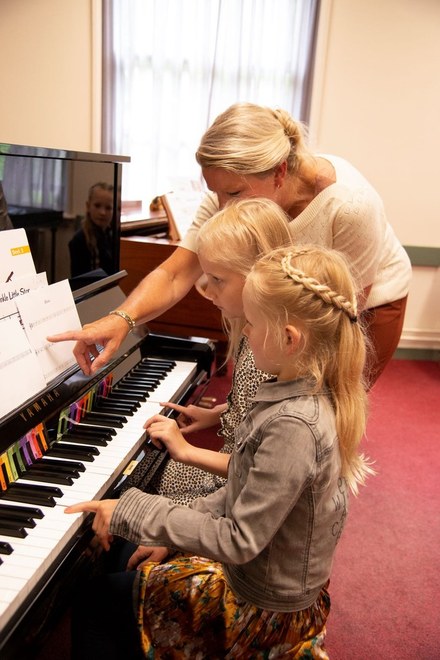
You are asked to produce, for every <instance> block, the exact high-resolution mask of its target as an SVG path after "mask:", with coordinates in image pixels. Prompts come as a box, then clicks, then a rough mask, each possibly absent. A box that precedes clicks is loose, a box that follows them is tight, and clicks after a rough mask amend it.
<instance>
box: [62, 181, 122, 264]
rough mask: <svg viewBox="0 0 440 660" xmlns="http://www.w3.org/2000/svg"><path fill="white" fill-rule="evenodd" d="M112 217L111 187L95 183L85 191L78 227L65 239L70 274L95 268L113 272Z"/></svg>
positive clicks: (102, 183) (106, 184)
mask: <svg viewBox="0 0 440 660" xmlns="http://www.w3.org/2000/svg"><path fill="white" fill-rule="evenodd" d="M112 217H113V186H112V185H110V184H108V183H104V182H99V183H95V184H94V185H93V186H92V187H91V188H90V190H89V195H88V198H87V201H86V215H85V217H84V219H83V220H82V223H81V228H80V229H79V230H78V231H77V232H76V234H75V235H74V237H73V238H72V240H71V241H70V242H69V251H70V264H71V276H72V277H76V276H77V275H82V274H84V273H88V272H90V271H94V270H97V269H98V268H99V269H101V270H103V271H104V272H105V273H106V274H110V273H112V272H113V270H114V263H113V244H112V240H113V239H112V233H111V221H112Z"/></svg>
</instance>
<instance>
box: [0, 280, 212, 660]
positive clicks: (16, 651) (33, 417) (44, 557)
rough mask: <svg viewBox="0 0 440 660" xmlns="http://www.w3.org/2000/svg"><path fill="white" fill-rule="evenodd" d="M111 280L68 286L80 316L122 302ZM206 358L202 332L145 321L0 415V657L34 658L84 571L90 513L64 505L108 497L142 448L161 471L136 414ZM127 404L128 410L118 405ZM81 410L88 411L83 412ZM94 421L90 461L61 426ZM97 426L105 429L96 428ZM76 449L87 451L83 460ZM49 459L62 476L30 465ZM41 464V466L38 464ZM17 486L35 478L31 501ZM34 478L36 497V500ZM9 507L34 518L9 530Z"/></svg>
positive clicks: (185, 380) (172, 393)
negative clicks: (104, 360) (105, 360)
mask: <svg viewBox="0 0 440 660" xmlns="http://www.w3.org/2000/svg"><path fill="white" fill-rule="evenodd" d="M122 275H124V273H122ZM120 279H121V273H119V274H115V275H113V276H111V277H109V278H107V279H105V280H102V281H100V282H98V283H94V284H92V285H89V286H88V287H85V288H83V289H81V290H79V291H78V292H77V293H76V295H75V299H76V302H77V309H78V312H79V315H80V318H81V321H82V323H87V322H90V321H92V320H93V319H95V318H98V317H100V316H102V315H104V314H106V313H107V312H108V311H109V310H110V309H114V308H115V307H116V306H118V305H120V304H121V303H122V302H123V300H124V299H125V295H124V294H123V292H122V291H121V289H120V288H119V280H120ZM214 358H215V355H214V346H213V343H212V342H211V341H210V340H204V339H179V338H175V337H167V336H163V335H153V334H151V333H149V332H148V330H147V328H146V327H140V328H138V329H136V332H135V333H132V334H130V335H129V336H128V337H127V339H126V341H125V342H124V345H123V346H122V347H121V349H120V350H119V351H118V354H117V355H116V356H115V357H114V358H113V359H112V361H111V363H110V364H109V365H107V366H106V367H105V368H104V369H102V370H101V371H100V373H99V374H97V375H95V376H93V377H86V376H84V375H83V374H82V372H80V370H79V369H78V368H77V367H73V368H72V369H70V370H69V371H68V372H67V373H65V374H63V376H62V377H61V378H59V379H58V380H57V381H56V382H54V383H53V384H51V386H50V387H49V388H47V389H46V390H44V391H42V392H41V393H39V395H38V396H36V397H35V399H33V400H31V401H28V402H26V404H25V405H23V406H22V407H20V409H18V410H15V411H13V413H11V414H10V415H8V416H7V417H4V418H3V419H2V420H0V456H5V454H6V455H7V456H8V458H9V460H10V461H11V462H12V463H13V466H14V470H15V472H16V475H15V477H14V475H12V478H11V473H10V468H9V470H7V469H6V468H5V465H4V464H2V465H1V466H0V469H1V470H2V482H3V486H2V487H1V491H0V530H1V531H0V547H2V548H3V554H0V560H2V563H1V564H0V657H1V658H2V659H3V660H7V659H10V660H12V659H15V658H20V660H21V659H22V658H26V657H33V653H35V648H36V646H37V645H38V642H39V640H40V639H41V638H43V637H44V635H45V633H47V631H48V630H50V626H51V625H52V615H59V613H60V610H61V608H62V607H63V606H64V604H66V603H68V602H69V600H70V597H71V592H72V588H73V586H74V585H77V584H78V581H79V580H80V579H81V578H82V577H83V576H85V575H86V574H87V573H88V572H90V570H91V562H90V548H89V543H90V540H91V539H92V537H93V535H92V533H91V528H90V524H91V520H90V516H88V517H87V516H86V515H85V514H79V515H76V516H67V515H66V514H64V513H63V510H64V507H65V506H66V505H68V504H69V503H71V502H72V503H73V502H74V501H81V500H84V499H93V498H102V497H106V496H112V497H114V496H117V495H118V492H119V488H120V486H121V484H122V483H123V480H124V474H123V473H124V470H125V469H126V468H127V465H128V464H130V463H131V462H132V461H133V459H134V460H137V459H139V458H140V457H142V456H143V455H144V453H145V451H148V452H151V467H150V471H151V474H153V473H154V472H155V471H156V470H158V469H159V470H160V469H161V468H162V467H163V465H164V464H165V462H166V460H167V455H166V453H165V452H159V451H158V450H156V449H154V448H153V449H151V448H149V447H146V444H145V434H144V432H143V429H142V423H143V421H144V420H145V419H146V418H148V417H149V416H150V415H152V414H155V413H156V412H161V411H162V409H161V406H160V405H159V402H160V401H163V400H172V401H175V402H185V401H186V400H187V399H188V397H189V396H190V394H191V393H192V392H193V391H194V389H195V388H196V387H197V386H198V385H199V384H200V383H201V382H202V381H203V380H204V379H206V378H207V377H209V374H210V371H211V367H212V365H213V362H214ZM158 368H160V369H163V370H164V373H163V374H162V375H161V376H160V378H161V380H160V381H155V383H156V384H153V385H151V386H150V387H149V388H148V389H149V390H150V391H149V393H148V398H147V399H146V400H142V399H141V398H140V399H139V400H138V396H139V392H138V390H139V389H142V388H143V389H144V391H145V389H147V388H146V386H145V387H143V386H142V385H140V386H139V384H138V382H137V381H138V379H139V378H144V377H145V378H146V379H147V380H148V381H150V379H151V378H153V380H154V379H155V378H156V376H157V370H158ZM151 370H152V372H153V375H151V373H150V371H151ZM141 372H142V373H141ZM139 374H140V375H139ZM127 382H128V390H127V389H126V385H127ZM142 382H143V381H142ZM133 383H135V384H134V385H133ZM132 388H133V389H132ZM127 392H128V393H127ZM115 393H116V394H115ZM112 396H113V397H114V398H113V399H112ZM121 397H122V399H123V402H122V403H120V398H121ZM103 399H104V401H103ZM98 401H99V402H101V403H102V404H103V405H104V404H105V403H106V402H107V403H108V402H109V401H111V402H112V403H110V408H111V410H110V422H108V420H107V421H106V423H105V424H104V422H103V421H102V418H101V417H99V421H98V422H96V421H95V419H91V417H93V414H94V411H95V404H97V402H98ZM118 401H119V403H117V402H118ZM136 401H137V403H135V402H136ZM130 403H132V404H133V409H132V411H131V413H130V414H129V413H128V412H124V410H125V408H126V406H129V405H130ZM118 406H120V408H118ZM104 407H108V406H104ZM121 410H122V412H121ZM87 411H88V412H87ZM89 412H90V413H92V415H91V416H90V415H89ZM115 413H118V415H120V416H121V417H122V418H123V419H125V421H122V422H121V420H120V419H119V417H118V424H122V426H118V427H117V428H113V424H116V421H114V420H115V419H116V418H114V417H113V416H112V415H114V414H115ZM86 414H87V415H88V416H87V417H84V415H86ZM96 423H97V424H98V430H97V433H98V435H99V437H100V438H101V436H102V437H107V432H108V431H109V432H110V430H111V431H112V432H113V431H114V435H113V436H112V437H111V438H110V439H108V440H104V441H103V443H102V444H97V445H95V444H94V443H95V440H96V429H94V438H91V439H90V441H89V440H88V439H87V444H86V447H89V446H91V447H95V450H96V452H97V453H94V454H92V455H91V460H89V459H90V454H88V449H86V448H85V447H84V440H82V441H81V442H82V443H83V444H81V442H79V440H78V438H76V439H75V437H70V435H71V434H70V432H71V430H72V428H73V429H74V430H75V431H78V429H79V430H80V433H82V431H81V429H83V430H84V425H85V426H86V431H88V430H89V429H88V428H87V427H89V426H91V425H94V424H96ZM101 425H103V426H104V430H105V433H104V431H103V432H102V434H101V431H100V429H101ZM106 426H107V427H108V428H106ZM66 433H67V434H69V435H67V436H66ZM66 437H67V438H68V439H67V441H66ZM86 437H88V436H86ZM77 441H78V442H79V444H77V445H76V448H75V449H74V450H73V451H74V453H73V458H72V455H70V458H65V457H64V456H65V455H62V454H59V450H60V448H61V449H62V448H63V445H64V448H65V445H66V444H67V445H69V444H70V445H72V444H73V445H74V446H75V443H76V442H77ZM34 445H36V447H35V446H34ZM34 450H35V451H36V452H37V454H38V450H41V453H42V455H43V456H42V458H38V457H36V456H34V455H33V452H34ZM95 450H93V451H95ZM75 451H80V452H81V453H80V454H79V456H81V458H77V460H75V458H74V457H75V456H77V454H76V453H75ZM84 452H85V455H87V456H88V459H87V460H86V459H83V455H84ZM68 456H69V454H68ZM48 461H49V462H50V461H52V463H53V465H51V466H49V467H50V468H52V473H53V472H55V475H57V474H58V468H55V470H54V469H53V468H54V467H55V465H57V461H60V468H59V469H60V472H59V475H58V476H60V477H61V478H62V479H61V480H62V481H63V483H56V482H55V483H54V482H53V481H49V482H47V483H46V481H45V480H46V477H45V476H44V475H43V476H42V477H41V475H38V474H37V471H38V470H39V468H40V467H41V466H42V463H44V462H45V463H46V464H47V462H48ZM61 461H62V463H63V468H61ZM69 461H70V462H72V461H74V462H75V463H80V464H82V465H83V467H84V470H83V471H78V474H77V476H76V477H74V478H72V479H70V478H69V479H68V478H66V477H65V475H64V472H61V470H64V469H65V465H66V462H67V463H69ZM44 469H45V470H46V469H48V467H47V465H45V466H44ZM43 472H44V471H43ZM69 481H70V483H69ZM64 482H65V483H64ZM5 486H6V488H5ZM20 486H21V490H20ZM23 486H25V487H26V486H32V487H33V488H34V487H36V488H35V491H36V493H37V494H36V497H37V499H36V501H33V500H32V499H31V500H30V501H26V499H27V495H25V496H23V490H26V488H24V489H23ZM41 486H42V487H43V490H44V493H43V494H42V497H43V500H40V499H38V498H39V497H40V494H38V493H39V492H40V491H39V488H40V487H41ZM50 488H57V489H59V491H60V493H61V495H55V496H54V495H53V492H50V493H49V491H48V489H50ZM23 497H24V499H23ZM44 498H47V499H44ZM1 507H3V513H2V509H1ZM8 507H22V508H29V509H30V508H31V507H33V509H37V510H39V511H40V513H42V514H43V517H38V516H39V515H40V514H37V515H36V516H35V517H34V514H33V513H30V514H29V516H27V517H26V519H27V522H26V523H22V517H21V516H22V515H23V514H22V512H20V517H19V518H18V521H19V524H17V520H15V522H14V523H13V524H12V523H11V527H12V529H13V531H9V532H8V529H9V527H8V521H10V519H9V518H8V516H9V515H10V513H8V512H7V511H6V508H8ZM17 514H18V510H17ZM2 516H3V517H2ZM2 522H3V527H2ZM14 525H15V526H14ZM26 525H29V526H26ZM5 532H6V533H5ZM8 534H12V535H8ZM52 534H53V537H52ZM22 535H23V536H22ZM8 546H10V548H11V549H12V551H11V552H10V554H7V552H8V551H9V548H8ZM5 549H6V550H7V552H6V554H4V551H5Z"/></svg>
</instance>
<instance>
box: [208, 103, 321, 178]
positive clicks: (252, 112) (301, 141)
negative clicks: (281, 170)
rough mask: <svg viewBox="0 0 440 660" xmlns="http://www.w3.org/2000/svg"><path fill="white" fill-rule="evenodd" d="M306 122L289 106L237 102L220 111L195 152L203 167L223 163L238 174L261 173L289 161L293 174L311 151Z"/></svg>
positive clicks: (223, 167)
mask: <svg viewBox="0 0 440 660" xmlns="http://www.w3.org/2000/svg"><path fill="white" fill-rule="evenodd" d="M305 136H306V130H305V127H304V126H303V124H301V123H300V122H297V121H295V120H294V119H292V117H291V116H290V114H289V113H288V112H287V111H286V110H272V109H271V108H266V107H263V106H259V105H254V104H253V103H236V104H235V105H232V106H231V107H230V108H228V109H227V110H225V112H223V113H222V114H221V115H219V116H218V117H217V118H216V119H215V120H214V122H213V124H212V125H211V126H210V127H209V128H208V130H207V131H206V133H205V134H204V135H203V137H202V139H201V141H200V146H199V148H198V150H197V152H196V160H197V162H198V163H199V165H200V166H201V167H220V168H222V169H225V170H228V171H230V172H235V173H237V174H261V173H265V172H268V171H270V170H272V169H273V168H275V167H277V166H278V165H280V164H281V163H282V162H284V161H287V169H288V172H289V173H290V174H293V173H295V172H297V171H298V169H299V167H300V165H301V162H302V160H303V159H304V158H305V157H307V156H309V155H310V153H309V151H308V148H307V146H306V142H305Z"/></svg>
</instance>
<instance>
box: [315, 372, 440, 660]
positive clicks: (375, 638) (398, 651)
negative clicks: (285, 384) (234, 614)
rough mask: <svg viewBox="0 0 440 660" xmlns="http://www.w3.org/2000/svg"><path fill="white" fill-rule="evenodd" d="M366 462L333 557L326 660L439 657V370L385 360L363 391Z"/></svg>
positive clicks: (408, 659) (411, 659)
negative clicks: (370, 473) (370, 472)
mask: <svg viewBox="0 0 440 660" xmlns="http://www.w3.org/2000/svg"><path fill="white" fill-rule="evenodd" d="M363 446H364V450H365V453H366V454H367V455H369V456H370V457H371V458H372V459H373V460H374V461H375V469H376V471H377V475H376V476H375V477H372V478H370V479H369V481H368V483H367V486H366V487H365V488H363V489H362V491H361V493H360V495H359V497H358V498H357V499H355V498H352V501H351V510H350V513H349V516H348V522H347V526H346V529H345V532H344V534H343V535H342V538H341V542H340V546H339V548H338V551H337V555H336V559H335V564H334V569H333V575H332V580H331V584H330V594H331V597H332V613H331V615H330V618H329V621H328V638H327V639H328V643H327V647H328V651H329V653H330V657H331V658H332V660H349V659H350V660H351V659H355V660H382V659H385V658H387V659H388V658H399V660H416V659H417V660H433V659H434V658H440V613H439V608H438V605H437V596H438V586H439V585H440V578H439V568H440V561H439V560H440V482H439V474H440V366H439V365H438V364H437V363H434V362H416V361H413V362H410V361H399V360H395V361H393V362H392V363H391V364H390V365H389V366H388V367H387V369H386V371H385V372H384V374H383V375H382V376H381V378H380V379H379V381H378V383H377V385H376V386H375V388H374V390H373V392H372V394H371V411H370V420H369V425H368V434H367V438H366V439H365V440H364V443H363Z"/></svg>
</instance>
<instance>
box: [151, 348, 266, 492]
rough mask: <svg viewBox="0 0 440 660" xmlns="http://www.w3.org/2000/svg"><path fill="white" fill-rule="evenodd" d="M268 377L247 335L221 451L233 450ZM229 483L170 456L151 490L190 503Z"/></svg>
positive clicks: (224, 421) (223, 420)
mask: <svg viewBox="0 0 440 660" xmlns="http://www.w3.org/2000/svg"><path fill="white" fill-rule="evenodd" d="M268 378H271V376H270V374H266V373H265V372H264V371H260V370H259V369H257V368H256V367H255V363H254V357H253V355H252V352H251V350H250V348H249V345H248V342H247V338H246V337H243V338H242V339H241V341H240V345H239V348H238V352H237V358H236V361H235V365H234V371H233V374H232V387H231V390H230V392H229V394H228V397H227V404H228V406H227V409H226V410H225V412H224V413H223V414H222V416H221V419H220V430H219V432H218V435H219V436H220V437H223V439H224V445H223V447H222V448H221V449H220V451H221V452H223V453H226V454H230V453H231V452H232V450H233V447H234V442H235V429H236V428H237V426H238V424H239V423H240V422H241V420H242V419H243V416H244V415H245V414H246V413H247V411H248V409H249V407H250V405H251V402H252V399H253V397H254V396H255V394H256V392H257V389H258V386H259V384H260V383H262V382H263V381H265V380H267V379H268ZM225 483H226V479H223V478H222V477H218V476H216V475H213V474H209V473H208V472H205V471H204V470H200V469H199V468H196V467H192V466H191V465H183V464H182V463H177V462H176V461H173V460H172V459H170V460H169V461H168V462H167V464H166V466H165V469H164V470H163V472H162V473H161V474H160V475H159V476H158V477H157V478H155V477H153V479H152V480H151V483H150V485H149V488H148V491H149V492H155V493H158V494H159V495H164V496H165V497H169V498H170V499H172V500H173V501H174V502H176V503H178V504H189V503H190V502H191V501H192V500H194V499H196V498H197V497H204V496H205V495H208V494H209V493H213V492H214V491H216V490H217V489H218V488H220V487H221V486H223V485H224V484H225Z"/></svg>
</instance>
